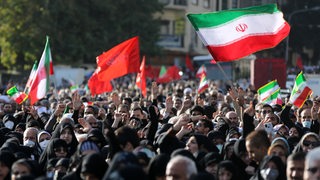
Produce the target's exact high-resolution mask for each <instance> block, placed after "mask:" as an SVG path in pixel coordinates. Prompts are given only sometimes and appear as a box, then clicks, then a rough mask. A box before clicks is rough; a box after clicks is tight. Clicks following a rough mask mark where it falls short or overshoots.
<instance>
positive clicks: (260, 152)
mask: <svg viewBox="0 0 320 180" xmlns="http://www.w3.org/2000/svg"><path fill="white" fill-rule="evenodd" d="M246 148H247V151H248V155H249V159H250V160H252V161H255V162H257V163H260V162H261V161H262V159H263V157H264V156H265V155H266V154H267V151H266V149H265V148H263V147H255V146H253V145H252V144H251V143H250V141H246Z"/></svg>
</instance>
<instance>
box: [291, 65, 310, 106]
mask: <svg viewBox="0 0 320 180" xmlns="http://www.w3.org/2000/svg"><path fill="white" fill-rule="evenodd" d="M310 94H312V90H311V89H310V88H309V87H308V85H307V81H306V78H305V77H304V75H303V73H302V71H301V72H300V73H299V74H298V75H297V77H296V81H295V83H294V86H293V89H292V91H291V95H290V99H289V102H290V103H292V104H293V105H295V106H296V107H298V108H301V107H302V105H303V104H304V102H305V101H306V100H307V98H308V96H309V95H310Z"/></svg>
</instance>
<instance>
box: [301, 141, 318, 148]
mask: <svg viewBox="0 0 320 180" xmlns="http://www.w3.org/2000/svg"><path fill="white" fill-rule="evenodd" d="M302 144H303V145H304V146H307V147H308V146H310V145H312V147H318V146H319V145H320V142H311V141H303V143H302Z"/></svg>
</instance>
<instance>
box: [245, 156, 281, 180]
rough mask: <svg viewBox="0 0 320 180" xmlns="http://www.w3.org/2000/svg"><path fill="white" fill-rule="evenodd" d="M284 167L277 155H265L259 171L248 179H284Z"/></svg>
mask: <svg viewBox="0 0 320 180" xmlns="http://www.w3.org/2000/svg"><path fill="white" fill-rule="evenodd" d="M285 179H286V169H285V166H284V164H283V163H282V160H281V159H280V158H279V157H278V156H265V157H264V158H263V160H262V162H261V164H260V166H259V171H257V173H256V174H255V176H253V177H252V178H251V179H250V180H285Z"/></svg>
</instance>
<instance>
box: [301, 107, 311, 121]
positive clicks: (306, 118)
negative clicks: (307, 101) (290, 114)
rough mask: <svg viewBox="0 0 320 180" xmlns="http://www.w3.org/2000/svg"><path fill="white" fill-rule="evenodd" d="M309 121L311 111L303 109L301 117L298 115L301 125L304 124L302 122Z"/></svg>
mask: <svg viewBox="0 0 320 180" xmlns="http://www.w3.org/2000/svg"><path fill="white" fill-rule="evenodd" d="M311 119H312V117H311V109H309V108H307V109H304V110H303V111H302V112H301V115H300V121H301V123H302V122H304V121H311Z"/></svg>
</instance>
